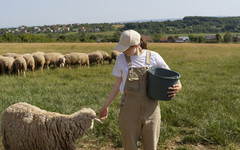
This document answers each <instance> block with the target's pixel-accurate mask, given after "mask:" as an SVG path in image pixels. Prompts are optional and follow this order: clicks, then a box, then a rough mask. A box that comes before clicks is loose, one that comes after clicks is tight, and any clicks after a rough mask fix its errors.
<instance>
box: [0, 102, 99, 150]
mask: <svg viewBox="0 0 240 150" xmlns="http://www.w3.org/2000/svg"><path fill="white" fill-rule="evenodd" d="M95 118H96V113H95V112H94V111H93V110H92V109H90V108H83V109H81V110H79V111H78V112H76V113H73V114H72V115H63V114H60V113H56V112H48V111H45V110H42V109H40V108H38V107H36V106H33V105H30V104H28V103H24V102H19V103H16V104H13V105H11V106H9V107H8V108H7V109H6V110H5V111H4V112H3V116H2V124H1V132H2V142H3V146H4V148H5V150H75V149H76V146H75V141H76V139H78V138H80V137H82V136H83V135H84V133H85V132H86V131H87V130H88V129H92V128H93V122H94V119H95Z"/></svg>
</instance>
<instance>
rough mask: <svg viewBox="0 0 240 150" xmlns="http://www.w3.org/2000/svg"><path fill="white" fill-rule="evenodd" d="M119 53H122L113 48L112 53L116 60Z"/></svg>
mask: <svg viewBox="0 0 240 150" xmlns="http://www.w3.org/2000/svg"><path fill="white" fill-rule="evenodd" d="M119 54H121V53H120V52H119V51H116V50H113V51H112V53H111V58H112V59H115V60H116V58H117V56H118V55H119Z"/></svg>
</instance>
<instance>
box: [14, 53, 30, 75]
mask: <svg viewBox="0 0 240 150" xmlns="http://www.w3.org/2000/svg"><path fill="white" fill-rule="evenodd" d="M13 66H14V68H15V70H16V71H17V74H18V76H20V74H21V73H22V72H23V76H24V77H26V71H27V63H26V60H25V59H24V58H23V57H17V58H16V59H15V60H14V62H13Z"/></svg>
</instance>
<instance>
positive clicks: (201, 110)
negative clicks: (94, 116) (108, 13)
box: [0, 44, 240, 150]
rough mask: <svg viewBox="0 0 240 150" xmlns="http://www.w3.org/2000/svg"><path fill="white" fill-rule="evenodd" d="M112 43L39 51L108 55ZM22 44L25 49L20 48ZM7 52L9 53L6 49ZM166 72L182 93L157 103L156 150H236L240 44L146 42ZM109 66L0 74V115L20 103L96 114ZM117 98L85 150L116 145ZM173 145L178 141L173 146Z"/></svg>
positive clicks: (239, 131)
mask: <svg viewBox="0 0 240 150" xmlns="http://www.w3.org/2000/svg"><path fill="white" fill-rule="evenodd" d="M114 45H115V44H105V45H101V44H100V45H96V44H95V45H94V44H60V45H58V44H43V45H42V46H40V45H38V46H39V47H38V50H41V48H42V50H41V51H45V52H47V51H57V50H58V51H60V52H62V53H67V52H68V51H84V50H85V51H90V50H95V49H100V50H106V51H108V52H110V50H111V49H113V47H114ZM17 46H18V48H16V47H14V45H11V44H6V45H3V47H2V51H4V52H5V51H7V50H9V51H14V52H16V51H17V49H20V50H21V51H19V53H24V52H26V51H29V50H30V49H28V46H32V48H34V44H32V45H31V44H29V45H27V44H23V45H21V44H19V45H17ZM21 46H23V47H24V48H22V47H21ZM10 49H11V50H10ZM149 49H151V50H154V51H157V52H158V53H159V54H160V55H161V56H162V57H163V58H164V59H165V61H166V62H167V63H168V65H169V66H170V68H171V69H173V70H175V71H177V72H179V73H180V74H181V75H182V77H181V82H182V85H183V89H182V91H181V92H180V93H179V94H178V95H177V97H175V98H174V99H173V100H172V101H168V102H164V101H160V102H159V103H160V107H161V115H162V125H161V136H160V142H159V149H171V145H174V147H175V149H179V150H180V149H186V150H188V149H197V148H196V145H202V146H203V147H205V148H206V147H207V148H209V147H210V148H213V149H222V150H224V149H229V150H230V149H231V150H232V149H233V150H235V149H239V148H240V142H239V141H240V117H239V110H240V92H239V91H240V65H239V64H240V45H239V44H149ZM112 69H113V65H104V66H100V67H97V66H93V67H90V68H87V67H82V68H73V69H66V68H57V69H52V70H44V73H43V74H41V72H40V71H36V72H34V73H32V72H27V77H26V78H23V77H17V76H15V75H13V76H6V75H5V76H0V87H1V89H0V113H2V112H3V111H4V109H6V108H7V107H8V106H9V105H11V104H13V103H16V102H20V101H24V102H28V103H30V104H33V105H36V106H38V107H40V108H42V109H45V110H48V111H55V112H60V113H65V114H71V113H73V112H75V111H77V110H79V109H81V108H83V107H90V108H92V109H94V110H95V111H96V112H97V113H98V111H99V109H100V107H101V106H102V104H103V103H104V101H105V99H106V98H107V97H108V94H109V92H110V90H111V87H112V85H113V81H114V77H113V76H112V75H111V72H112ZM120 97H121V95H120V94H119V95H118V96H117V98H116V100H115V101H114V102H113V104H112V105H111V107H110V114H109V118H108V119H106V120H105V121H104V124H98V123H95V128H94V129H93V130H92V131H89V132H88V133H87V134H86V135H85V136H84V138H82V139H80V140H79V142H78V147H79V148H83V147H84V146H85V145H86V144H85V143H92V142H93V143H94V142H96V143H97V145H90V146H89V149H100V148H101V147H105V146H107V145H109V143H113V147H121V136H120V131H119V127H118V113H119V105H120ZM176 139H178V140H176ZM176 141H177V142H176ZM1 148H2V145H1V144H0V149H1Z"/></svg>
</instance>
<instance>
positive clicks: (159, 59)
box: [154, 52, 169, 69]
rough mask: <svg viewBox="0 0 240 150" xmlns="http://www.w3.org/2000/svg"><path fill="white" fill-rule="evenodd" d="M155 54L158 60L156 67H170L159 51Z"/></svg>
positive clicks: (156, 60)
mask: <svg viewBox="0 0 240 150" xmlns="http://www.w3.org/2000/svg"><path fill="white" fill-rule="evenodd" d="M154 56H155V62H156V66H155V67H159V68H164V69H169V67H168V65H167V63H166V62H165V61H164V59H163V58H162V57H161V56H160V55H159V54H158V53H156V52H154Z"/></svg>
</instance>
